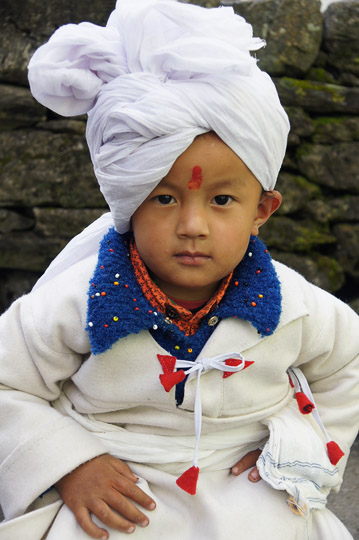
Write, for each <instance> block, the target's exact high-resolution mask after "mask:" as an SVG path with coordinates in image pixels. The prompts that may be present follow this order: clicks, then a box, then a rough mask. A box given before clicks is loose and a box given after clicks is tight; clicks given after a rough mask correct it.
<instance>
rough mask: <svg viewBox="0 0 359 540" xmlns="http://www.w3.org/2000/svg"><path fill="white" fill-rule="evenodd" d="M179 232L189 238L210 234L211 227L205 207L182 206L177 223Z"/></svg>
mask: <svg viewBox="0 0 359 540" xmlns="http://www.w3.org/2000/svg"><path fill="white" fill-rule="evenodd" d="M177 234H178V235H179V236H187V237H189V238H196V237H199V236H208V234H209V227H208V219H207V214H206V211H205V209H204V208H201V207H200V206H199V205H191V206H189V207H185V208H182V209H181V212H180V214H179V220H178V224H177Z"/></svg>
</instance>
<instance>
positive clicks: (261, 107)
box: [29, 0, 289, 233]
mask: <svg viewBox="0 0 359 540" xmlns="http://www.w3.org/2000/svg"><path fill="white" fill-rule="evenodd" d="M262 46H263V41H262V40H260V39H259V38H253V33H252V27H251V26H250V25H249V24H248V23H246V22H245V20H244V19H243V18H242V17H240V16H238V15H236V14H235V13H234V12H233V9H232V8H231V7H220V8H213V9H205V8H202V7H199V6H195V5H190V4H185V3H180V2H176V1H175V0H118V2H117V5H116V9H115V10H114V11H113V13H112V14H111V16H110V18H109V20H108V22H107V25H106V27H100V26H96V25H94V24H91V23H80V24H78V25H73V24H68V25H65V26H62V27H61V28H59V29H58V30H57V31H56V32H55V33H54V34H53V36H52V37H51V38H50V40H49V41H48V43H46V44H45V45H43V46H42V47H40V48H39V49H38V50H37V51H36V52H35V54H34V56H33V57H32V59H31V61H30V64H29V81H30V87H31V91H32V93H33V95H34V97H35V98H36V99H37V100H38V101H39V102H40V103H42V104H43V105H45V106H46V107H48V108H50V109H52V110H53V111H55V112H57V113H59V114H62V115H64V116H74V115H79V114H83V113H85V112H87V113H88V122H87V142H88V146H89V149H90V153H91V159H92V162H93V165H94V170H95V174H96V177H97V179H98V182H99V184H100V186H101V191H102V193H103V195H104V197H105V199H106V201H107V203H108V205H109V207H110V209H111V213H112V217H113V221H114V224H115V227H116V230H117V231H118V232H120V233H123V232H125V231H127V230H128V228H129V222H130V219H131V216H132V214H133V213H134V211H135V210H136V209H137V208H138V206H139V205H140V204H141V203H142V202H143V201H144V200H145V199H146V197H147V196H148V195H149V194H150V193H151V191H152V190H153V189H154V188H155V187H156V185H157V184H158V183H159V182H160V181H161V180H162V178H163V177H164V176H165V175H166V174H167V173H168V171H169V170H170V168H171V167H172V165H173V163H174V161H175V160H176V159H177V157H179V156H180V155H181V154H182V153H183V152H184V151H185V150H186V149H187V148H188V147H189V146H190V144H191V143H192V142H193V139H194V138H195V137H196V136H197V135H199V134H201V133H204V132H208V131H214V132H216V133H217V135H218V136H219V137H220V138H221V139H222V140H223V141H224V142H225V143H226V144H227V145H228V146H229V147H230V148H231V149H232V150H233V151H234V152H235V153H236V154H237V155H238V156H239V157H240V158H241V159H242V160H243V161H244V163H245V164H246V165H247V167H248V168H249V169H250V170H251V171H252V173H253V174H254V176H255V177H256V178H257V179H258V181H259V182H260V183H261V184H262V186H263V188H264V189H265V190H270V189H273V188H274V185H275V182H276V179H277V175H278V172H279V169H280V166H281V164H282V161H283V157H284V153H285V148H286V141H287V135H288V131H289V122H288V118H287V115H286V113H285V112H284V109H283V108H282V106H281V104H280V102H279V98H278V95H277V91H276V89H275V86H274V84H273V82H272V81H271V79H270V77H269V76H268V75H267V74H266V73H264V72H262V71H261V70H260V69H259V68H258V66H257V63H256V60H255V58H253V57H252V56H251V54H250V51H253V50H257V49H259V48H260V47H262Z"/></svg>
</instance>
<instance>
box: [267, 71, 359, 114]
mask: <svg viewBox="0 0 359 540" xmlns="http://www.w3.org/2000/svg"><path fill="white" fill-rule="evenodd" d="M274 82H275V85H276V88H277V91H278V94H279V98H280V100H281V102H282V104H283V105H285V106H299V107H302V108H303V109H304V110H305V111H307V112H312V113H317V114H328V113H329V114H331V113H340V114H359V88H349V87H346V86H339V85H335V84H327V83H321V82H318V81H308V80H301V79H293V78H291V77H282V78H274Z"/></svg>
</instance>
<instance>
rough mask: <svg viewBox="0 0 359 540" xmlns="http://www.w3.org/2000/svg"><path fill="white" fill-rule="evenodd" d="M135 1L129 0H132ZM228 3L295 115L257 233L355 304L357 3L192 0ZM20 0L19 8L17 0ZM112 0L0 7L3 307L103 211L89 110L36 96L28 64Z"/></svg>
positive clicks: (358, 241)
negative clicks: (266, 216)
mask: <svg viewBox="0 0 359 540" xmlns="http://www.w3.org/2000/svg"><path fill="white" fill-rule="evenodd" d="M134 1H135V0H134ZM192 3H197V4H202V5H205V6H207V7H212V6H213V7H214V6H218V5H233V7H234V9H235V10H236V11H237V12H238V13H239V14H242V15H244V16H245V17H246V18H247V19H248V20H249V21H250V22H251V23H252V24H253V26H254V30H255V34H256V35H259V36H261V37H263V38H265V39H266V41H267V47H266V48H265V49H264V50H263V51H259V52H258V53H257V56H258V58H259V60H260V64H259V65H260V66H261V67H262V68H263V69H265V70H267V71H268V72H269V73H270V74H271V76H272V77H273V78H274V80H275V83H276V85H277V88H278V91H279V94H280V97H281V99H282V102H283V104H284V105H285V107H286V109H287V112H288V114H289V117H290V121H291V133H290V138H289V145H288V151H287V154H286V158H285V161H284V164H283V167H282V170H281V173H280V176H279V180H278V189H280V190H281V191H282V193H283V196H284V202H283V205H282V207H281V209H280V211H279V212H278V214H277V215H276V216H274V217H273V218H272V219H271V220H270V221H269V222H268V224H266V225H265V227H264V228H263V229H262V237H263V238H264V240H265V241H266V242H267V244H268V245H269V247H270V248H271V251H272V253H273V254H274V255H275V257H276V258H278V259H279V260H281V261H283V262H285V263H287V264H288V265H290V266H292V267H294V268H296V269H297V270H299V271H300V272H301V273H303V274H304V275H305V276H306V277H307V278H308V279H309V280H311V281H313V282H314V283H316V284H318V285H320V286H321V287H323V288H325V289H327V290H329V291H331V292H334V293H335V294H336V295H337V296H339V297H341V298H343V299H345V300H346V301H349V302H351V303H352V305H353V306H354V307H356V309H358V306H359V290H358V283H359V267H358V261H359V215H358V210H357V208H358V207H359V167H358V155H359V41H358V39H357V35H358V30H359V3H358V1H346V2H340V3H334V4H332V5H330V6H329V8H328V9H327V10H326V11H325V12H324V13H320V2H319V0H256V1H253V2H246V1H241V0H222V1H221V2H220V1H217V0H212V1H200V0H196V1H195V2H192ZM23 4H25V6H24V5H23ZM114 5H115V0H92V2H90V3H88V2H87V1H86V2H85V1H84V0H77V1H76V2H73V1H72V0H48V1H47V2H45V3H43V2H40V1H39V0H27V1H26V2H25V3H23V2H21V3H19V2H13V1H12V0H5V1H4V0H2V2H1V5H0V24H1V32H0V81H1V82H0V284H1V286H0V312H1V311H2V310H4V309H5V308H6V307H7V306H8V305H9V303H10V302H11V301H12V300H13V299H14V298H15V297H16V296H18V295H20V294H22V293H23V292H26V291H27V290H29V289H30V288H31V286H32V284H33V283H34V282H35V280H36V279H37V277H38V276H39V275H40V274H41V273H42V272H43V270H44V269H45V268H46V266H47V265H48V264H49V262H50V261H51V260H52V259H53V258H54V256H55V255H56V254H57V253H58V252H59V251H60V250H61V249H62V247H63V246H64V245H65V244H66V243H67V241H68V240H69V239H70V238H71V237H72V236H74V235H75V234H77V233H78V232H79V231H81V230H82V229H83V228H84V227H85V226H86V225H87V224H88V223H90V222H91V221H93V220H94V219H95V218H96V217H98V216H99V215H100V214H101V213H103V212H104V211H106V204H105V202H104V200H103V198H102V196H101V194H100V192H99V190H98V188H97V184H96V180H95V178H94V175H93V172H92V166H91V163H90V159H89V155H88V150H87V147H86V142H85V139H84V131H85V120H86V119H85V118H84V117H80V118H76V119H70V120H69V119H63V118H60V117H58V116H56V115H55V114H53V113H51V112H50V111H47V110H45V109H44V108H43V107H41V106H40V105H38V104H37V103H36V102H35V101H34V100H33V99H32V97H31V94H30V92H29V90H28V86H27V76H26V66H27V63H28V60H29V58H30V56H31V54H32V52H33V51H34V50H35V48H36V47H37V46H39V45H40V44H41V43H43V42H44V41H45V40H46V39H47V37H48V36H49V35H50V34H51V33H52V32H53V31H54V30H55V29H56V28H57V27H58V26H59V25H61V24H65V23H68V22H75V23H76V22H80V21H82V20H89V21H91V22H94V23H96V24H104V23H105V21H106V20H107V17H108V14H109V13H110V11H111V10H112V9H113V8H114Z"/></svg>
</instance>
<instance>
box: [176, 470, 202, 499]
mask: <svg viewBox="0 0 359 540" xmlns="http://www.w3.org/2000/svg"><path fill="white" fill-rule="evenodd" d="M198 475H199V468H198V467H195V466H194V465H193V466H192V467H191V468H190V469H187V471H185V472H184V473H183V474H182V475H181V476H180V477H179V478H177V480H176V484H177V486H179V487H180V488H181V489H183V491H186V492H187V493H189V494H190V495H196V489H197V481H198Z"/></svg>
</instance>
